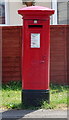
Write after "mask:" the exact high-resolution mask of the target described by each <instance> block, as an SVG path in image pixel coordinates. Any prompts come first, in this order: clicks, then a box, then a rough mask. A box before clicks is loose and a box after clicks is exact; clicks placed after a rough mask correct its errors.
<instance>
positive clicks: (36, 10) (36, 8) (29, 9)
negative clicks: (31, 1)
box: [18, 6, 55, 16]
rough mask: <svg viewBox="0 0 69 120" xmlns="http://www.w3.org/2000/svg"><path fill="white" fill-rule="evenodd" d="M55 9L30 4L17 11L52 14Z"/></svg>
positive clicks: (32, 13) (25, 13) (30, 13)
mask: <svg viewBox="0 0 69 120" xmlns="http://www.w3.org/2000/svg"><path fill="white" fill-rule="evenodd" d="M54 12H55V10H53V9H50V8H47V7H43V6H31V7H25V8H22V9H19V10H18V13H19V14H21V15H39V14H40V15H48V16H50V15H52V14H54Z"/></svg>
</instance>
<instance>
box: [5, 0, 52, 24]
mask: <svg viewBox="0 0 69 120" xmlns="http://www.w3.org/2000/svg"><path fill="white" fill-rule="evenodd" d="M8 5H9V9H8V10H9V13H8V15H9V16H8V20H7V21H8V24H9V25H22V16H21V15H19V14H18V12H17V11H18V9H20V8H22V7H26V6H25V5H23V4H22V1H20V2H9V3H8ZM35 5H37V6H45V7H49V8H51V2H36V4H35Z"/></svg>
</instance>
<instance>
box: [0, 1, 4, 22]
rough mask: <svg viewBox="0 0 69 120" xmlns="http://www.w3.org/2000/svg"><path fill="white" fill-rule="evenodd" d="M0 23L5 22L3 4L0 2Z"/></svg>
mask: <svg viewBox="0 0 69 120" xmlns="http://www.w3.org/2000/svg"><path fill="white" fill-rule="evenodd" d="M0 24H5V4H4V2H0Z"/></svg>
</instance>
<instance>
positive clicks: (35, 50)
mask: <svg viewBox="0 0 69 120" xmlns="http://www.w3.org/2000/svg"><path fill="white" fill-rule="evenodd" d="M43 31H44V32H43ZM46 31H47V32H46ZM23 57H24V61H23V63H24V64H23V79H24V82H23V88H24V89H32V90H33V89H34V90H35V89H36V90H38V89H41V90H42V89H48V86H49V76H48V75H49V69H48V68H49V66H48V65H49V64H48V63H49V35H48V26H47V28H46V26H45V28H30V29H29V30H27V31H26V30H25V42H24V56H23Z"/></svg>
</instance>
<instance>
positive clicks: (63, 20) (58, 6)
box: [51, 0, 69, 25]
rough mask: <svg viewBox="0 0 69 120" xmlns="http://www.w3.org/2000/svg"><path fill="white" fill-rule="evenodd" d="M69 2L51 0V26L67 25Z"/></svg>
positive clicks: (68, 21) (65, 0)
mask: <svg viewBox="0 0 69 120" xmlns="http://www.w3.org/2000/svg"><path fill="white" fill-rule="evenodd" d="M68 7H69V1H68V0H64V1H63V2H62V1H61V0H52V9H55V14H54V15H53V16H52V20H51V24H54V25H57V24H69V18H68Z"/></svg>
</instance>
